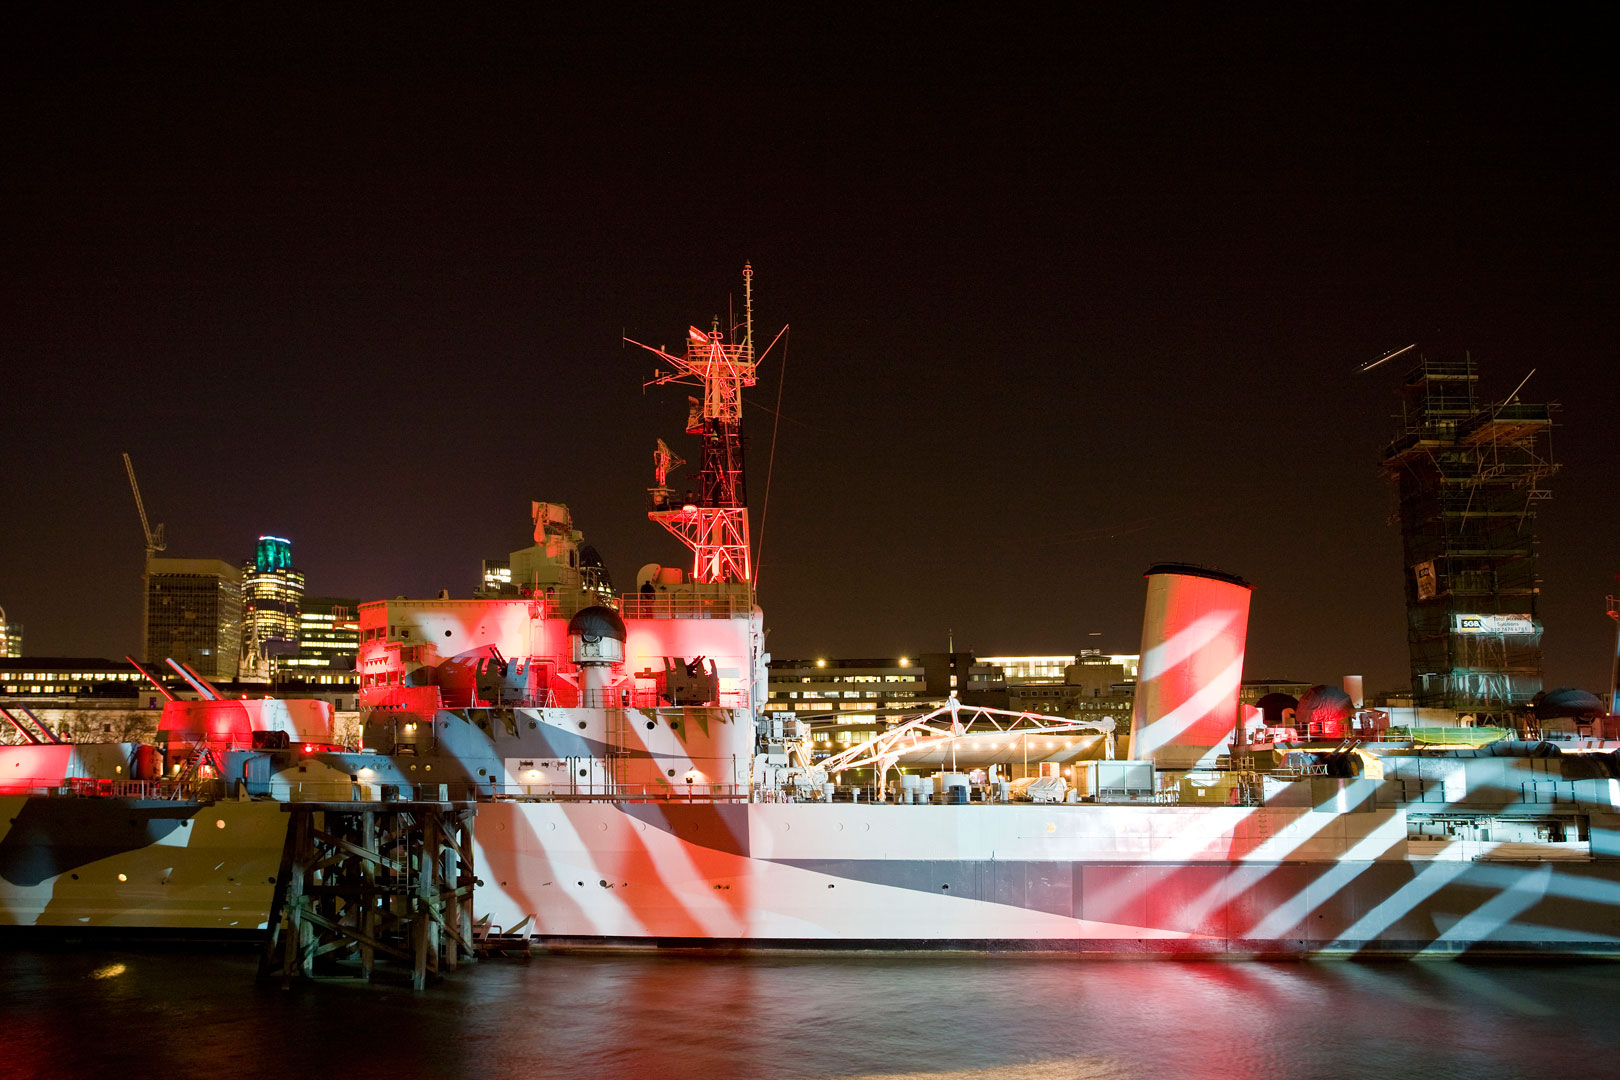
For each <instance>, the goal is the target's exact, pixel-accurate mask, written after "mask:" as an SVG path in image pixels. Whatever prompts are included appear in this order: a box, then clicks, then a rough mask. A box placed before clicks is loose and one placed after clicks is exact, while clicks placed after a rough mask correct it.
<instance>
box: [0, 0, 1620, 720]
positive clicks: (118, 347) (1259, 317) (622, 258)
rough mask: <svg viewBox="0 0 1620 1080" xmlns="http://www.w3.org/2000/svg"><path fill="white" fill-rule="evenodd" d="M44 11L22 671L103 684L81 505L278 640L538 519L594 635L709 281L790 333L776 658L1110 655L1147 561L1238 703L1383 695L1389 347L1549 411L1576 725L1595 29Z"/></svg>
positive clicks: (119, 556) (18, 385)
mask: <svg viewBox="0 0 1620 1080" xmlns="http://www.w3.org/2000/svg"><path fill="white" fill-rule="evenodd" d="M219 6H220V7H223V6H224V5H219ZM58 7H69V6H68V5H58V6H50V5H42V6H37V7H36V6H32V5H16V6H13V7H10V8H8V12H9V14H7V15H5V16H3V17H0V18H3V19H4V20H5V24H4V25H3V26H0V42H3V44H0V50H3V61H4V65H3V70H0V86H3V88H4V97H3V112H0V132H3V140H4V141H3V150H0V208H3V210H0V243H3V249H4V253H5V254H4V258H3V260H0V389H3V398H0V400H3V402H4V413H3V416H4V430H3V432H0V484H3V485H4V490H5V499H4V502H3V506H4V511H3V515H0V606H3V607H4V608H5V610H6V612H7V614H8V615H9V616H10V617H11V618H12V619H14V620H16V621H20V622H22V623H23V624H24V625H25V626H26V646H27V650H28V652H29V653H31V654H35V655H90V656H118V655H122V654H123V653H124V652H125V651H128V650H130V649H132V648H134V647H135V638H136V636H137V634H138V628H139V622H140V619H139V575H140V567H141V558H142V540H141V535H140V529H139V524H138V522H137V519H136V515H135V509H134V504H133V501H132V499H131V497H130V493H129V490H128V485H127V482H126V480H125V477H124V472H123V466H122V463H121V461H120V459H119V453H120V451H124V450H127V451H129V452H130V454H131V455H132V456H133V458H134V460H135V464H136V468H137V470H138V472H139V475H140V480H141V485H142V490H143V494H144V495H145V498H146V502H147V506H148V509H149V511H150V513H151V516H152V518H153V520H154V522H159V521H160V522H163V523H164V524H165V526H166V528H167V532H168V537H169V549H168V552H167V554H169V555H171V556H215V557H224V558H227V559H230V560H232V561H240V560H242V559H243V558H245V557H246V556H247V555H248V554H249V553H250V552H251V550H252V546H253V542H254V539H255V538H256V537H257V536H258V535H259V534H260V533H266V532H267V533H275V534H279V535H283V536H286V537H289V538H290V539H291V540H292V542H293V550H294V554H295V559H296V562H297V564H298V565H299V566H300V568H301V569H303V571H304V572H305V573H306V575H307V576H308V581H309V589H310V591H311V592H312V593H315V594H336V595H350V596H358V597H362V598H365V599H377V598H381V597H385V596H394V595H398V594H406V595H433V594H434V593H436V592H437V591H438V590H439V589H441V588H448V589H449V590H451V592H452V594H453V595H467V594H469V593H470V592H471V590H472V588H473V586H474V584H475V581H476V576H477V571H478V563H479V560H480V559H481V558H485V557H497V558H498V557H503V556H504V555H505V554H506V553H507V552H508V551H510V550H512V549H514V548H518V547H521V546H524V545H525V544H527V543H528V533H529V520H528V508H529V507H528V504H529V500H530V499H531V498H541V499H548V500H552V501H558V502H565V503H567V504H568V505H569V506H570V507H572V509H573V511H574V514H575V520H576V522H577V524H578V525H579V526H580V527H581V528H582V529H583V530H584V532H585V535H586V539H587V540H588V541H589V542H591V543H593V544H594V545H595V546H597V547H598V548H599V549H600V551H601V553H602V555H603V557H604V558H605V560H606V561H607V564H608V567H609V569H610V571H611V572H612V574H613V575H614V578H615V580H616V581H617V583H619V584H620V585H621V586H622V585H625V584H629V583H633V578H634V575H635V572H636V570H637V568H638V567H640V566H641V565H642V564H644V563H648V562H661V563H665V564H669V565H682V564H684V562H685V555H684V549H682V548H681V547H680V546H679V545H678V543H677V542H676V541H675V540H673V539H672V538H670V537H668V536H666V535H665V534H664V533H663V532H662V530H660V529H659V528H658V527H656V526H654V525H652V524H651V523H649V522H647V521H646V519H645V516H644V510H645V505H644V501H645V488H646V487H647V486H648V484H650V483H651V451H652V448H653V445H654V439H655V438H656V437H658V436H663V437H665V438H666V439H667V440H669V441H670V443H671V444H672V445H673V446H675V448H676V449H677V450H678V451H681V452H682V453H683V454H684V456H686V457H687V458H689V459H691V460H693V461H694V462H695V461H696V459H697V457H698V454H697V452H696V449H697V448H696V447H695V445H693V444H692V443H691V442H690V441H689V440H687V439H686V437H685V436H684V435H683V434H682V433H681V428H682V424H683V420H684V417H685V404H684V392H683V391H681V390H654V391H649V392H647V393H646V394H643V392H642V390H641V382H642V380H643V379H644V378H645V377H646V375H647V374H648V373H649V371H650V365H649V363H648V359H649V358H648V357H647V356H646V354H642V353H640V352H639V351H638V350H633V349H630V348H626V347H623V346H621V344H620V341H619V339H620V336H621V334H628V335H629V336H631V337H633V338H637V339H639V340H642V341H647V342H650V343H653V344H660V343H668V344H669V345H671V346H677V345H678V344H679V342H680V340H681V335H682V334H683V333H684V331H685V328H686V326H687V325H688V323H694V322H695V323H698V324H699V325H702V326H707V325H708V319H709V317H710V316H712V315H714V314H717V313H718V314H722V315H723V314H724V313H725V311H726V305H727V303H728V302H732V301H733V300H735V302H737V303H738V304H739V305H740V299H741V294H740V271H741V267H742V264H743V262H744V260H751V261H752V263H753V265H754V267H755V270H756V274H757V276H756V278H755V284H756V312H757V316H758V318H757V322H756V335H757V336H761V337H764V338H766V339H768V337H769V335H771V334H773V333H774V332H775V331H776V330H777V329H779V328H780V327H781V326H782V325H783V324H784V323H787V324H791V330H790V331H789V334H788V336H787V338H786V339H785V341H786V345H785V347H784V346H781V345H779V346H778V348H777V351H776V352H774V353H773V354H772V355H771V356H770V357H769V359H768V360H767V362H766V363H765V364H764V365H763V367H762V370H761V379H760V383H759V385H758V386H757V387H756V388H755V389H754V390H753V392H752V395H753V396H752V398H751V399H750V401H751V404H753V405H755V406H758V407H757V408H755V409H754V410H753V411H752V413H751V414H750V415H749V417H748V425H749V427H748V430H749V432H750V437H751V441H750V445H749V469H750V473H749V493H750V501H751V503H752V505H753V507H754V532H755V535H756V537H758V536H759V534H760V532H761V531H762V529H761V524H762V523H761V517H762V516H764V518H765V520H764V522H763V533H764V536H763V545H764V546H763V553H762V562H761V580H760V585H761V602H762V604H763V606H764V608H765V611H766V616H767V624H768V626H769V628H770V639H769V643H770V647H771V649H772V651H773V652H774V654H775V655H776V656H777V657H779V658H786V657H802V656H813V655H829V656H837V655H843V656H863V655H864V656H879V655H895V654H901V653H917V652H922V651H926V650H936V649H942V648H943V647H944V646H945V643H946V640H947V633H953V634H954V639H955V642H956V644H957V646H958V647H959V648H967V649H972V650H974V651H977V652H979V653H981V654H995V653H1057V652H1069V651H1073V650H1076V649H1080V648H1102V649H1105V650H1107V651H1122V652H1134V651H1136V649H1137V647H1138V644H1139V641H1140V632H1141V618H1142V606H1143V597H1144V588H1143V582H1142V579H1141V573H1142V571H1143V570H1144V569H1145V568H1146V567H1147V566H1148V565H1150V564H1151V563H1153V562H1156V561H1161V560H1182V561H1192V562H1201V563H1205V564H1209V565H1213V566H1216V567H1219V568H1221V569H1224V570H1227V571H1230V572H1233V573H1238V574H1242V575H1244V576H1245V577H1247V578H1248V579H1249V580H1250V581H1252V582H1253V583H1254V585H1255V588H1256V591H1255V595H1254V606H1253V615H1252V623H1251V628H1250V637H1249V643H1250V644H1249V660H1248V665H1247V673H1246V674H1247V676H1248V677H1251V678H1258V677H1279V678H1283V677H1286V678H1292V679H1301V680H1322V681H1330V682H1331V681H1337V679H1338V678H1339V677H1340V676H1342V675H1343V674H1346V673H1352V672H1359V673H1362V674H1364V675H1365V676H1366V678H1367V683H1368V688H1369V690H1371V689H1374V688H1388V687H1399V686H1404V685H1405V683H1406V681H1407V675H1406V655H1405V630H1404V619H1403V614H1402V591H1401V590H1402V583H1403V580H1404V578H1403V575H1404V574H1405V572H1406V570H1405V568H1404V567H1403V565H1402V560H1401V555H1400V540H1399V534H1398V532H1397V530H1396V528H1395V526H1394V525H1392V524H1391V523H1390V518H1391V515H1392V513H1393V510H1394V498H1393V493H1392V489H1391V488H1390V486H1389V485H1388V484H1387V483H1386V481H1385V480H1384V479H1383V478H1382V477H1381V476H1380V474H1379V471H1378V468H1377V459H1378V454H1379V451H1380V449H1381V448H1382V447H1383V446H1384V444H1385V443H1387V442H1388V440H1389V439H1390V437H1391V436H1392V435H1393V434H1394V432H1395V422H1394V420H1393V419H1392V413H1393V412H1394V410H1395V407H1396V398H1395V386H1396V384H1397V382H1398V379H1399V376H1400V375H1401V374H1402V373H1403V372H1404V370H1405V366H1406V362H1407V360H1408V359H1409V358H1410V357H1407V358H1402V359H1401V360H1398V361H1395V362H1393V363H1392V364H1390V365H1387V366H1386V367H1384V368H1380V369H1379V370H1377V371H1374V372H1371V373H1369V374H1362V375H1358V374H1355V373H1354V370H1355V368H1356V367H1357V366H1358V365H1360V364H1363V363H1365V362H1366V361H1368V360H1371V359H1373V358H1375V357H1377V356H1379V355H1381V354H1382V353H1384V352H1386V351H1388V350H1390V349H1394V348H1398V347H1400V346H1403V345H1407V344H1410V343H1412V342H1418V343H1420V345H1421V347H1422V349H1423V350H1424V351H1425V352H1426V353H1427V354H1428V355H1431V356H1436V357H1454V356H1460V355H1461V352H1462V350H1464V349H1468V350H1471V351H1472V353H1473V355H1474V356H1475V358H1476V359H1477V360H1478V362H1479V364H1480V369H1481V372H1482V375H1483V379H1482V382H1483V388H1484V391H1485V393H1487V394H1489V395H1498V396H1500V395H1505V394H1507V393H1508V392H1509V391H1510V390H1512V389H1513V387H1514V386H1515V385H1516V384H1517V383H1518V382H1519V381H1520V380H1521V379H1522V378H1524V376H1525V375H1526V374H1527V373H1528V372H1529V371H1530V370H1531V369H1532V368H1533V369H1536V374H1535V376H1534V378H1532V379H1531V380H1530V382H1529V383H1528V385H1527V386H1526V387H1525V390H1524V397H1525V398H1527V399H1532V398H1533V399H1536V400H1552V401H1556V402H1559V403H1561V404H1562V410H1561V412H1560V414H1559V419H1560V422H1561V426H1560V427H1559V428H1558V429H1557V430H1556V431H1555V434H1554V449H1555V451H1556V452H1557V454H1558V455H1559V457H1560V459H1561V460H1562V462H1563V470H1562V472H1561V473H1560V474H1559V475H1558V476H1557V477H1556V478H1555V480H1554V498H1553V500H1552V501H1551V502H1550V503H1546V504H1543V509H1542V515H1541V519H1540V530H1539V531H1540V535H1541V542H1542V552H1543V560H1542V574H1543V578H1544V591H1543V608H1542V616H1543V620H1544V622H1545V624H1546V627H1547V631H1546V637H1545V645H1546V666H1547V683H1548V685H1549V686H1559V685H1581V686H1585V687H1588V688H1591V689H1596V690H1601V689H1603V683H1604V680H1605V679H1606V677H1607V675H1608V667H1609V657H1610V655H1611V650H1612V648H1613V645H1614V629H1613V624H1612V623H1611V622H1610V620H1609V619H1608V618H1607V617H1606V615H1605V614H1604V605H1603V599H1604V596H1605V594H1606V593H1609V592H1612V591H1613V590H1614V573H1615V572H1616V571H1620V541H1617V539H1616V537H1617V534H1620V530H1617V525H1620V521H1617V511H1616V503H1617V500H1616V495H1617V491H1616V479H1615V478H1616V474H1617V470H1616V464H1617V462H1616V458H1617V454H1616V451H1615V449H1614V446H1613V431H1614V417H1615V412H1616V406H1617V404H1620V375H1617V373H1616V361H1615V353H1614V343H1615V341H1616V340H1617V333H1616V331H1617V329H1620V327H1617V322H1620V320H1617V303H1616V244H1615V241H1616V201H1617V192H1620V183H1617V181H1620V175H1617V172H1620V170H1617V168H1616V166H1617V154H1616V140H1615V126H1614V118H1615V115H1616V104H1617V101H1616V93H1615V75H1614V71H1615V65H1614V63H1613V58H1612V55H1609V52H1608V45H1607V43H1608V42H1609V41H1611V40H1612V39H1611V38H1610V37H1609V36H1608V34H1607V32H1606V31H1603V32H1600V29H1599V26H1598V25H1597V22H1596V15H1595V14H1594V15H1592V16H1591V19H1590V20H1588V18H1587V16H1586V15H1582V14H1571V13H1570V12H1567V11H1557V10H1552V9H1550V8H1549V9H1548V10H1546V11H1542V10H1539V9H1537V10H1531V9H1530V8H1528V7H1526V8H1524V9H1523V10H1521V11H1519V12H1517V13H1503V12H1500V11H1494V9H1493V11H1492V12H1486V11H1480V10H1474V9H1473V8H1472V7H1458V8H1456V9H1454V10H1449V11H1439V12H1435V11H1424V12H1416V13H1414V12H1411V11H1406V10H1396V9H1386V8H1377V9H1361V8H1356V7H1346V6H1337V5H1334V6H1332V9H1331V10H1326V8H1327V7H1328V6H1327V5H1293V6H1290V7H1288V8H1280V9H1278V10H1277V11H1276V12H1274V13H1272V14H1270V15H1266V14H1264V13H1261V12H1259V11H1258V9H1250V8H1248V7H1246V6H1244V7H1231V6H1218V5H1207V6H1195V7H1188V8H1175V9H1165V8H1154V9H1152V10H1151V12H1150V13H1147V14H1143V13H1141V12H1139V11H1137V10H1136V6H1135V5H1111V6H1107V7H1097V8H1088V9H1084V10H1082V11H1081V12H1080V13H1079V14H1077V15H1074V16H1072V17H1071V18H1069V19H1068V20H1067V21H1042V22H1033V21H1019V20H1014V19H1011V18H1009V17H1007V16H1005V15H1004V14H1000V13H996V12H992V11H990V10H988V9H986V10H978V11H977V12H973V11H969V10H968V9H952V10H953V12H955V13H954V14H943V13H941V12H937V11H936V12H933V13H931V14H929V15H927V16H926V17H915V18H913V17H900V16H881V15H873V14H864V15H860V16H855V15H853V14H851V13H849V12H845V11H843V10H842V9H837V10H836V11H835V10H834V9H832V8H827V9H824V10H816V11H803V12H800V13H799V14H797V15H792V16H782V15H780V14H779V13H778V12H777V11H776V10H775V9H776V5H756V7H755V8H754V9H753V11H752V14H751V15H750V16H749V17H748V18H747V19H745V20H743V21H735V20H732V19H729V18H722V17H721V16H720V15H718V14H699V13H696V12H675V11H673V10H671V9H667V8H656V9H652V10H648V11H639V10H637V11H629V10H619V11H617V13H616V14H614V15H613V16H611V17H603V19H602V21H599V22H592V21H589V20H587V19H585V18H583V17H580V16H574V17H572V19H573V21H566V22H565V21H561V20H560V19H559V18H558V17H557V16H556V15H555V14H554V13H551V12H549V11H548V13H547V14H545V15H544V16H537V17H536V19H535V21H532V22H526V23H519V22H507V21H505V20H503V19H501V18H496V17H493V16H490V17H486V18H483V19H481V20H471V21H464V22H456V23H454V24H452V23H450V22H449V21H448V19H447V18H446V17H444V16H442V15H439V16H433V17H427V16H416V15H406V14H402V13H400V11H398V10H397V9H395V8H394V7H391V6H381V5H379V6H375V7H367V6H360V5H329V6H328V7H327V9H326V10H322V9H320V8H314V9H308V10H304V9H298V8H296V7H295V6H293V5H276V6H270V5H266V6H264V7H252V8H249V9H248V10H247V11H246V12H235V13H232V14H218V13H215V12H214V11H213V10H212V6H201V5H199V6H195V7H190V6H185V7H182V6H169V5H163V6H154V7H153V8H151V9H147V8H138V9H137V8H133V7H131V8H125V9H121V10H122V11H123V13H122V14H118V15H108V14H104V13H103V9H101V8H100V7H97V6H90V7H85V8H82V9H80V10H79V13H77V14H73V13H69V14H61V15H59V14H55V12H56V11H57V8H58ZM1596 10H1597V9H1593V11H1594V12H1595V11H1596ZM963 12H967V13H963ZM779 394H780V401H781V409H780V417H781V419H780V424H779V426H778V430H777V438H776V444H775V454H774V466H773V476H772V478H771V490H770V500H769V505H768V511H767V510H766V507H765V480H766V471H767V464H768V463H770V462H771V461H772V455H771V435H772V425H773V420H774V417H773V413H772V412H771V411H769V410H772V409H775V407H776V403H777V400H778V395H779ZM689 468H691V469H695V465H693V466H689ZM762 511H765V512H764V513H763V514H762Z"/></svg>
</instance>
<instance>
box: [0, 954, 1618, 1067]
mask: <svg viewBox="0 0 1620 1080" xmlns="http://www.w3.org/2000/svg"><path fill="white" fill-rule="evenodd" d="M118 965H121V966H122V968H121V970H120V971H119V972H118V974H117V975H116V977H109V975H108V974H107V972H108V971H110V970H112V969H113V968H114V967H116V966H118ZM255 966H256V957H254V956H253V955H251V954H248V953H243V952H197V951H189V952H188V951H160V950H155V949H154V950H143V951H118V952H114V951H108V950H101V951H89V950H78V949H61V950H54V951H15V950H14V951H10V952H6V953H0V1015H3V1016H4V1017H5V1022H4V1038H3V1040H0V1076H78V1075H92V1074H99V1073H107V1072H115V1071H128V1070H129V1069H131V1068H132V1067H135V1066H137V1065H138V1070H137V1071H139V1072H140V1073H143V1074H165V1073H167V1074H172V1075H177V1076H190V1075H200V1074H203V1073H209V1074H215V1075H223V1076H231V1077H233V1078H239V1077H252V1076H275V1077H283V1078H285V1077H297V1076H303V1075H311V1076H319V1075H323V1074H332V1073H334V1072H336V1073H340V1074H346V1075H350V1076H362V1077H364V1076H374V1075H383V1074H392V1075H395V1076H418V1075H419V1076H433V1077H469V1078H478V1080H491V1078H499V1077H506V1076H558V1077H567V1076H580V1077H587V1076H588V1077H593V1078H597V1080H605V1078H612V1077H621V1076H624V1077H630V1076H636V1077H641V1076H647V1077H705V1078H709V1077H716V1078H718V1077H760V1078H784V1080H786V1078H793V1080H810V1078H823V1077H826V1078H831V1077H884V1078H897V1077H915V1078H928V1080H934V1078H941V1080H943V1078H949V1080H981V1078H984V1080H988V1078H995V1080H1003V1078H1011V1077H1020V1078H1032V1080H1048V1078H1051V1080H1057V1078H1078V1080H1116V1078H1126V1077H1138V1076H1150V1077H1155V1078H1161V1077H1162V1078H1172V1077H1238V1078H1242V1077H1256V1078H1266V1080H1282V1078H1289V1077H1301V1078H1304V1077H1311V1078H1323V1077H1357V1078H1360V1077H1369V1076H1372V1077H1379V1078H1397V1077H1407V1076H1422V1077H1425V1078H1431V1080H1444V1078H1448V1077H1458V1078H1462V1077H1466V1078H1470V1080H1473V1078H1490V1077H1515V1078H1518V1077H1523V1078H1525V1080H1531V1078H1535V1080H1544V1078H1546V1077H1549V1076H1557V1077H1577V1076H1613V1075H1616V1074H1617V1073H1620V1055H1617V1054H1616V1050H1617V1049H1620V1046H1617V1043H1620V1038H1617V1037H1616V1035H1615V1034H1614V1030H1615V1029H1614V1028H1613V1027H1612V1026H1611V1023H1610V1021H1609V1017H1612V1016H1613V1015H1615V1013H1616V1012H1617V1011H1620V1009H1617V1006H1620V989H1617V987H1620V982H1617V977H1620V968H1616V967H1613V966H1611V965H1605V964H1592V963H1585V964H1582V963H1568V964H1556V963H1540V964H1493V965H1479V964H1461V963H1440V962H1413V963H1385V964H1357V963H1348V962H1318V963H1290V964H1259V963H1222V962H1172V961H1139V962H1127V961H1097V960H1079V959H1068V958H1064V959H1055V958H1038V957H1013V956H972V955H960V954H952V955H915V954H903V955H876V954H761V955H753V956H703V955H694V954H655V953H572V954H556V955H537V956H536V957H535V958H534V959H533V960H532V961H529V962H526V963H525V962H522V961H494V962H487V963H484V964H480V965H478V966H476V967H474V968H467V969H463V970H462V971H461V972H459V973H457V974H456V975H454V976H452V977H451V979H450V980H448V981H447V982H445V983H443V984H440V985H438V986H437V987H435V988H433V989H430V990H428V991H427V992H425V993H421V994H414V993H412V992H411V991H410V990H409V989H407V988H405V987H402V986H399V985H392V984H390V985H373V986H370V987H366V986H363V985H361V984H358V983H354V982H324V983H319V984H315V985H307V984H299V985H295V986H294V987H293V989H291V990H289V991H282V990H281V989H280V988H279V986H278V985H276V984H263V983H258V982H257V981H256V980H255V979H254V970H255Z"/></svg>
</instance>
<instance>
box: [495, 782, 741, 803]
mask: <svg viewBox="0 0 1620 1080" xmlns="http://www.w3.org/2000/svg"><path fill="white" fill-rule="evenodd" d="M750 790H751V789H750V788H749V786H748V785H747V784H667V785H666V784H568V785H563V784H496V785H495V798H497V799H503V800H512V801H518V802H604V801H613V802H627V801H628V802H705V803H706V802H747V801H748V799H749V795H750Z"/></svg>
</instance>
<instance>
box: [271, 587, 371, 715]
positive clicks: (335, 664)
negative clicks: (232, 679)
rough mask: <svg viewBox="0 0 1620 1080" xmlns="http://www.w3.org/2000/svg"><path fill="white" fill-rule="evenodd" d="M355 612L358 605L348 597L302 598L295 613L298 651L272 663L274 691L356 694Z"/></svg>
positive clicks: (357, 643) (357, 626) (357, 642)
mask: <svg viewBox="0 0 1620 1080" xmlns="http://www.w3.org/2000/svg"><path fill="white" fill-rule="evenodd" d="M359 609H360V601H359V600H357V599H353V598H350V597H334V596H312V597H306V598H305V599H304V600H303V603H302V607H301V609H300V611H299V613H298V648H297V650H296V651H295V652H293V653H291V654H290V655H286V656H282V657H279V658H277V660H276V670H275V680H274V681H275V687H276V689H277V691H280V692H285V691H303V692H315V691H319V692H323V693H325V692H330V693H341V692H343V691H349V692H356V691H358V689H359V685H360V682H359V676H358V675H357V674H355V663H354V661H355V657H356V656H358V655H359V652H360V621H359V617H358V615H357V612H358V611H359Z"/></svg>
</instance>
